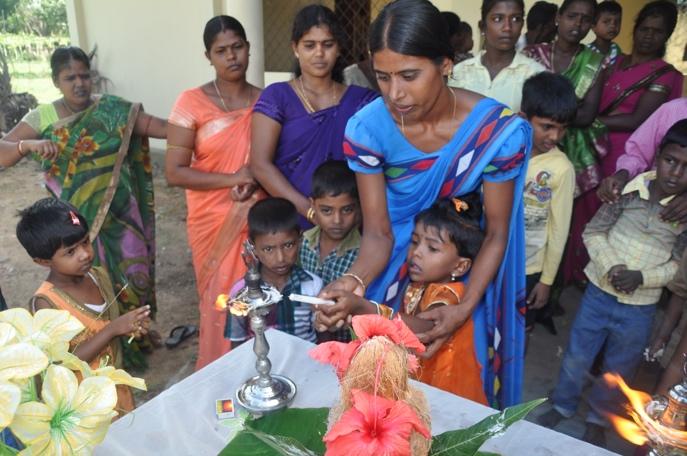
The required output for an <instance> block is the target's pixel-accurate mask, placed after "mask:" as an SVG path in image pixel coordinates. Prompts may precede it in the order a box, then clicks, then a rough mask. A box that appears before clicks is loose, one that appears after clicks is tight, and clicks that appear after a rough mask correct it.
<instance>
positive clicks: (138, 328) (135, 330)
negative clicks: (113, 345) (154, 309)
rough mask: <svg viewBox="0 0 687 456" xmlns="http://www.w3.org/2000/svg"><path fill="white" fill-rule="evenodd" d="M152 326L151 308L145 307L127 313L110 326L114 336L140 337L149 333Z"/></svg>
mask: <svg viewBox="0 0 687 456" xmlns="http://www.w3.org/2000/svg"><path fill="white" fill-rule="evenodd" d="M149 324H150V306H144V307H141V308H140V309H135V310H132V311H130V312H127V313H125V314H124V315H122V316H120V317H119V318H117V319H115V320H113V321H111V322H110V324H109V325H108V326H109V327H110V330H111V331H112V333H113V335H114V336H124V335H126V334H131V335H133V336H135V337H139V336H141V335H144V334H146V333H147V332H148V325H149Z"/></svg>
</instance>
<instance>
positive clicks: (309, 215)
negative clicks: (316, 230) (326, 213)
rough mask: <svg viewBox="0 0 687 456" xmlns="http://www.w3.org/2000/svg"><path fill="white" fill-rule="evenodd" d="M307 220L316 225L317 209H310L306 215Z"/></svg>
mask: <svg viewBox="0 0 687 456" xmlns="http://www.w3.org/2000/svg"><path fill="white" fill-rule="evenodd" d="M305 218H306V219H308V221H309V222H310V223H312V224H313V225H314V224H315V208H313V207H310V208H308V212H307V213H306V214H305Z"/></svg>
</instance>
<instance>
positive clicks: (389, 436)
mask: <svg viewBox="0 0 687 456" xmlns="http://www.w3.org/2000/svg"><path fill="white" fill-rule="evenodd" d="M351 393H352V404H353V406H352V407H351V408H350V409H348V410H347V411H346V412H345V413H344V414H343V415H341V418H339V421H337V422H336V424H334V426H332V428H331V429H330V430H329V432H328V433H327V434H326V435H325V436H324V439H323V440H324V442H325V444H326V445H327V453H326V455H327V456H351V455H367V454H375V455H386V456H410V434H411V432H412V431H413V429H414V430H415V431H417V432H419V433H420V434H422V435H423V436H424V437H425V438H427V439H429V438H430V434H429V430H428V429H427V427H426V426H425V425H424V424H423V423H422V422H421V421H420V419H419V418H418V416H417V414H416V413H415V411H414V410H413V409H412V408H410V406H409V405H408V404H406V403H405V402H402V401H392V400H389V399H386V398H383V397H379V396H373V395H371V394H368V393H366V392H365V391H362V390H352V392H351Z"/></svg>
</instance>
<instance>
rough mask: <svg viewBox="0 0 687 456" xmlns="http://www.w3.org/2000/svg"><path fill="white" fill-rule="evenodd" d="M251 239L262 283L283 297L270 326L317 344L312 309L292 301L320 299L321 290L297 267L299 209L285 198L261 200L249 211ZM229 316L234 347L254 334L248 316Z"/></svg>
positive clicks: (241, 283) (317, 282)
mask: <svg viewBox="0 0 687 456" xmlns="http://www.w3.org/2000/svg"><path fill="white" fill-rule="evenodd" d="M248 239H250V242H251V243H252V244H253V247H254V248H255V255H256V256H257V257H258V260H259V261H260V274H261V276H262V281H263V282H265V283H266V284H268V285H272V286H273V287H275V288H276V289H277V290H279V291H280V292H281V294H282V299H281V301H279V302H278V303H277V304H276V305H274V306H273V307H272V309H271V310H270V313H269V314H268V315H267V317H266V322H267V326H268V327H270V328H276V329H279V330H280V331H284V332H287V333H289V334H292V335H294V336H297V337H300V338H301V339H305V340H307V341H310V342H315V341H316V340H317V336H316V334H315V328H314V324H313V313H312V310H311V309H310V306H309V305H307V304H304V303H301V302H296V301H291V300H290V299H289V295H290V294H291V293H295V294H301V295H308V296H317V294H318V293H319V292H320V290H321V289H322V279H320V278H319V277H317V276H316V275H314V274H311V273H309V272H307V271H305V270H304V269H303V268H301V267H300V266H298V265H297V264H296V263H297V261H298V247H299V245H300V240H301V229H300V225H299V223H298V211H296V207H295V206H294V205H293V204H292V203H291V202H290V201H288V200H285V199H283V198H266V199H264V200H262V201H258V202H257V203H255V205H254V206H253V207H252V208H250V210H249V211H248ZM244 285H245V282H244V280H243V279H241V280H239V281H238V282H237V283H236V284H235V285H234V286H233V287H232V288H231V291H230V292H229V294H230V295H231V296H232V297H233V296H236V294H237V293H238V292H239V290H241V288H243V286H244ZM229 317H230V318H229V319H228V320H227V325H226V328H225V332H224V337H226V338H227V339H229V340H230V341H231V346H232V348H235V347H237V346H238V345H240V344H241V343H243V342H245V341H246V340H248V339H249V338H250V337H253V334H252V332H251V330H250V326H249V318H248V317H237V316H235V315H231V314H229Z"/></svg>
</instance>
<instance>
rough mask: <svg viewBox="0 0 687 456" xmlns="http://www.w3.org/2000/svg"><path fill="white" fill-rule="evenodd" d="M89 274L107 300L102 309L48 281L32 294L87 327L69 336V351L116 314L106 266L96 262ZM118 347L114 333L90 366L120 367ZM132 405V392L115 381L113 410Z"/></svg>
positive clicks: (115, 316) (118, 342)
mask: <svg viewBox="0 0 687 456" xmlns="http://www.w3.org/2000/svg"><path fill="white" fill-rule="evenodd" d="M90 274H91V276H92V277H93V278H94V281H95V284H96V285H97V286H98V289H99V290H100V294H101V295H102V297H103V300H104V302H105V303H107V304H108V305H107V306H105V309H103V311H102V312H101V313H98V312H96V311H94V310H92V309H90V308H89V307H87V306H86V305H84V303H82V302H79V301H77V300H76V299H74V298H73V297H72V296H71V295H70V294H68V293H66V292H64V291H62V290H61V289H59V288H57V287H55V286H54V285H53V284H52V283H50V282H43V283H42V284H41V286H40V287H39V288H38V291H36V293H35V294H34V295H33V296H34V298H42V299H44V300H45V301H47V302H48V303H50V305H51V306H52V307H54V308H55V309H60V310H66V311H67V312H69V313H70V314H72V315H73V316H74V317H75V318H76V319H77V320H79V321H80V322H81V323H82V324H83V325H84V326H85V327H86V329H84V330H83V331H82V332H81V333H79V334H77V335H76V337H74V338H73V339H72V340H71V342H70V344H69V351H74V349H75V348H76V346H77V345H79V344H80V343H81V342H82V341H84V340H88V339H90V338H91V337H93V336H94V335H95V334H97V333H99V332H100V331H102V330H103V328H104V327H105V326H107V325H108V324H109V323H110V322H111V321H112V320H114V319H116V318H117V317H119V306H118V305H117V303H116V302H115V295H114V291H113V290H112V282H111V281H110V277H109V275H108V274H107V272H106V271H105V269H103V268H101V267H97V266H95V267H93V268H92V269H91V271H90ZM32 302H33V301H32ZM31 310H32V311H34V312H35V309H34V308H33V305H32V306H31ZM121 351H122V350H121V342H120V340H119V338H118V337H115V338H114V339H112V340H111V341H110V343H109V344H107V345H106V346H105V348H103V350H102V351H101V352H100V353H98V356H96V357H95V358H94V359H93V360H92V361H91V362H90V363H89V365H90V366H91V369H97V368H99V367H101V366H114V367H116V368H118V369H121V368H122V355H121ZM75 373H76V376H77V377H78V378H79V379H81V373H80V372H75ZM134 408H136V406H135V405H134V395H133V393H132V391H131V388H129V387H128V386H126V385H117V406H116V408H115V411H117V412H118V413H119V416H122V415H124V414H125V413H128V412H130V411H132V410H133V409H134Z"/></svg>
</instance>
